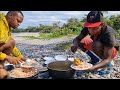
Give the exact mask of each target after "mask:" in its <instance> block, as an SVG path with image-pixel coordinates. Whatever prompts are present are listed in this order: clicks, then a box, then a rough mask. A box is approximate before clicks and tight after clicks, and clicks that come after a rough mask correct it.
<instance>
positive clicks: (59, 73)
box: [47, 61, 75, 79]
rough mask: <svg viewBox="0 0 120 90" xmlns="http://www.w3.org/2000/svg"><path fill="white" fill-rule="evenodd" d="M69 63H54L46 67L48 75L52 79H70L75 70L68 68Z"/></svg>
mask: <svg viewBox="0 0 120 90" xmlns="http://www.w3.org/2000/svg"><path fill="white" fill-rule="evenodd" d="M71 64H72V62H71V61H54V62H51V63H49V64H48V65H47V68H48V72H49V75H50V76H51V77H52V78H66V79H68V78H72V77H73V75H74V74H75V70H74V69H72V68H71V67H70V65H71Z"/></svg>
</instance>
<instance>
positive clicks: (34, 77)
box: [5, 65, 47, 79]
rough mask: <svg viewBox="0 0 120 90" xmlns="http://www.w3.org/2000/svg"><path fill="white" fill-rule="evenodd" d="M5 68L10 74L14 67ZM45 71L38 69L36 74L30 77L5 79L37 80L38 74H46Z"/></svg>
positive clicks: (8, 77) (9, 77)
mask: <svg viewBox="0 0 120 90" xmlns="http://www.w3.org/2000/svg"><path fill="white" fill-rule="evenodd" d="M5 68H6V70H7V71H8V72H10V71H11V70H13V69H14V68H15V67H14V66H13V65H7V66H6V67H5ZM46 71H47V70H41V69H38V72H37V73H36V74H35V75H33V76H31V77H25V78H15V77H11V76H9V75H8V76H7V77H5V79H37V78H38V75H39V73H43V72H46Z"/></svg>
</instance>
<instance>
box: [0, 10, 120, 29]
mask: <svg viewBox="0 0 120 90" xmlns="http://www.w3.org/2000/svg"><path fill="white" fill-rule="evenodd" d="M22 12H23V14H24V20H23V22H22V23H21V25H20V26H19V27H18V28H27V27H28V26H39V24H44V25H52V23H55V22H59V21H60V25H62V24H64V23H67V20H68V19H70V18H78V19H79V20H81V19H82V18H83V17H85V14H88V13H89V11H22ZM0 13H5V14H6V13H7V11H0ZM119 14H120V11H108V13H106V14H105V13H104V16H111V15H119Z"/></svg>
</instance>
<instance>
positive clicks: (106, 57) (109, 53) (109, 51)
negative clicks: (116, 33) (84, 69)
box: [89, 47, 113, 70]
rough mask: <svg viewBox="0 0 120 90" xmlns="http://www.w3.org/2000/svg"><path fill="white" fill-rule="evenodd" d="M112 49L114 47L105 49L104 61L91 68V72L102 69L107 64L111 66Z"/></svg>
mask: <svg viewBox="0 0 120 90" xmlns="http://www.w3.org/2000/svg"><path fill="white" fill-rule="evenodd" d="M112 48H113V47H104V58H103V60H102V61H101V62H99V63H98V64H96V65H94V66H93V67H91V68H90V69H89V70H97V69H99V68H102V67H104V66H106V65H107V64H109V63H110V61H111V56H112Z"/></svg>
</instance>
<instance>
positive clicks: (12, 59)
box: [6, 56, 23, 64]
mask: <svg viewBox="0 0 120 90" xmlns="http://www.w3.org/2000/svg"><path fill="white" fill-rule="evenodd" d="M6 60H7V61H8V62H9V63H11V64H20V63H21V62H23V60H22V59H21V58H18V57H11V56H7V57H6Z"/></svg>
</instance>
